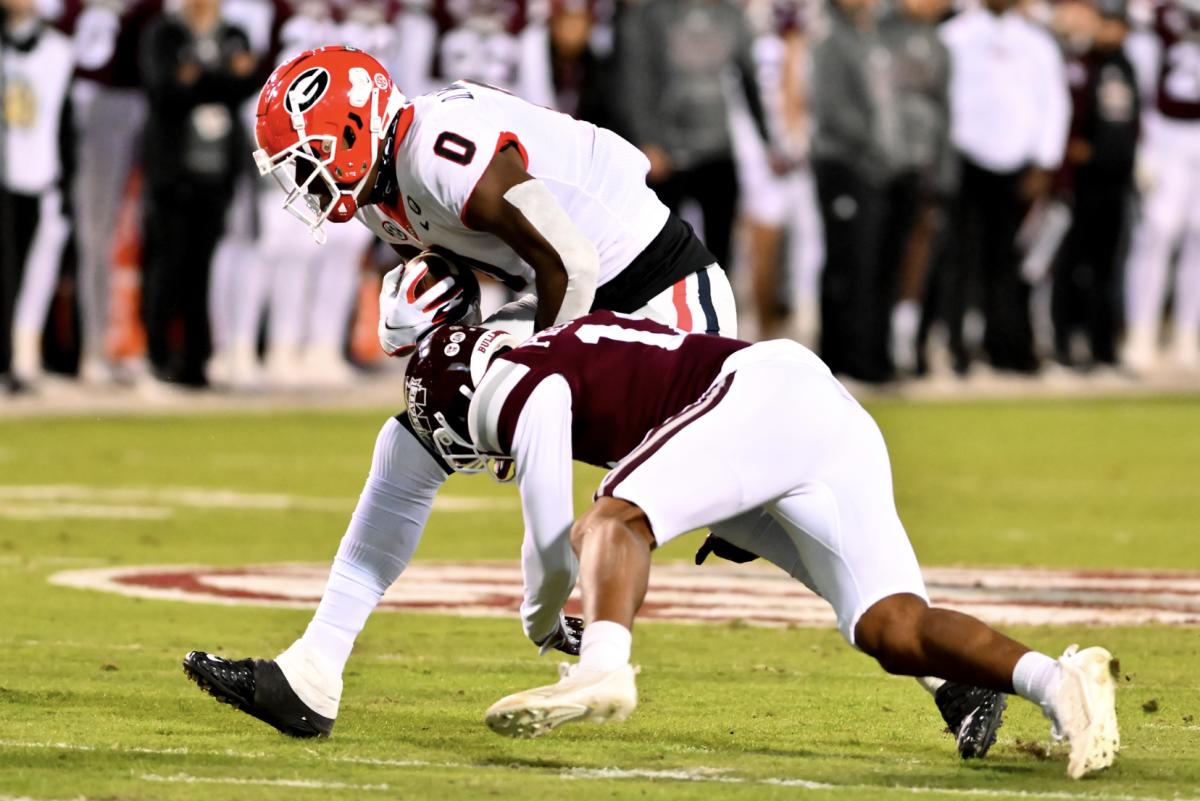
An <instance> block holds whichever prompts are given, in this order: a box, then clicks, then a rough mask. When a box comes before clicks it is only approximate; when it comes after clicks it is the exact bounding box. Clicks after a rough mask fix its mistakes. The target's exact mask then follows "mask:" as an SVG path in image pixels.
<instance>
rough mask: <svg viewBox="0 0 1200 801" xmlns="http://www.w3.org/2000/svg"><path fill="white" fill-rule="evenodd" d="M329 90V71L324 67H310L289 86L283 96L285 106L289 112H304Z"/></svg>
mask: <svg viewBox="0 0 1200 801" xmlns="http://www.w3.org/2000/svg"><path fill="white" fill-rule="evenodd" d="M327 91H329V71H328V70H326V69H325V68H324V67H310V68H309V69H306V70H305V71H304V72H302V73H300V74H299V75H298V76H297V77H296V80H294V81H292V83H291V85H290V86H288V88H287V92H286V93H285V94H284V98H283V108H284V110H285V111H287V113H288V114H303V113H304V112H306V111H308V110H309V109H310V108H312V107H313V106H315V105H316V104H317V101H318V100H320V99H321V98H322V97H324V96H325V93H326V92H327Z"/></svg>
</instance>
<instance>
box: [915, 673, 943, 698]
mask: <svg viewBox="0 0 1200 801" xmlns="http://www.w3.org/2000/svg"><path fill="white" fill-rule="evenodd" d="M945 683H946V680H945V679H936V678H934V677H933V676H918V677H917V684H920V685H921V686H922V687H924V688H925V692H927V693H929V694H930V695H934V694H935V693H937V691H938V690H939V689H941V687H942V685H943V684H945Z"/></svg>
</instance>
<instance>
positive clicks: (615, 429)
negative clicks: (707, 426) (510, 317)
mask: <svg viewBox="0 0 1200 801" xmlns="http://www.w3.org/2000/svg"><path fill="white" fill-rule="evenodd" d="M745 347H748V345H747V343H745V342H742V341H740V340H737V339H727V338H725V337H716V336H709V335H707V334H685V333H683V332H682V331H678V330H676V329H674V328H669V327H667V326H665V325H661V324H660V323H656V322H653V321H651V320H644V319H638V318H633V317H629V316H627V315H622V314H617V313H616V312H609V311H600V312H593V313H592V314H588V315H586V316H584V317H580V318H579V319H577V320H573V321H571V322H569V323H564V324H562V325H559V326H555V327H554V328H549V329H546V330H545V331H542V332H541V333H540V334H538V335H536V336H534V337H533V338H531V339H529V340H527V341H526V342H524V343H523V344H522V345H521V346H520V347H518V348H516V349H514V350H512V351H509V352H507V353H505V354H504V355H502V356H499V357H497V359H496V361H495V363H493V365H492V366H491V367H490V368H489V369H488V372H487V374H486V375H485V377H484V379H483V380H482V381H481V382H480V385H479V388H478V389H477V390H476V393H475V400H474V401H472V404H471V416H472V418H473V420H474V421H476V422H477V423H478V425H479V428H478V430H479V431H480V433H481V435H482V436H481V437H480V439H482V440H484V442H488V441H490V442H491V443H492V444H495V445H498V446H499V449H500V451H501V452H503V453H509V452H510V449H511V447H512V440H513V434H514V432H515V430H516V427H517V419H518V418H519V417H520V415H521V409H522V408H523V407H524V405H525V401H526V400H528V398H529V395H530V393H532V392H533V390H534V388H535V387H537V385H538V384H540V383H541V382H542V381H543V380H544V379H546V378H548V377H550V376H553V375H560V376H562V377H563V378H564V379H566V382H567V385H568V386H569V387H570V389H571V413H572V424H571V425H572V431H571V433H572V447H573V451H574V453H573V457H574V458H575V459H577V460H579V461H582V462H587V463H588V464H593V465H596V466H599V467H608V466H611V465H613V464H614V463H616V462H618V461H620V460H621V459H622V458H623V457H624V456H625V455H626V454H628V453H629V452H630V451H631V450H633V449H634V448H635V447H636V446H637V445H638V443H640V442H641V441H642V439H643V438H644V437H645V436H646V434H647V433H649V431H650V430H651V429H653V428H654V427H655V426H658V425H660V424H661V423H662V422H664V421H665V420H667V419H668V418H669V417H671V416H673V415H675V414H677V413H678V412H680V411H681V410H682V409H684V407H686V406H688V405H689V404H691V403H693V402H694V401H696V400H697V399H698V398H699V397H700V396H701V395H703V394H704V391H705V390H706V389H707V388H708V387H709V386H710V385H711V384H712V382H713V380H714V379H715V378H716V377H717V374H718V373H719V372H720V370H721V365H722V364H724V363H725V359H726V358H728V357H729V355H730V354H732V353H735V352H736V351H739V350H741V349H742V348H745ZM480 444H483V443H480Z"/></svg>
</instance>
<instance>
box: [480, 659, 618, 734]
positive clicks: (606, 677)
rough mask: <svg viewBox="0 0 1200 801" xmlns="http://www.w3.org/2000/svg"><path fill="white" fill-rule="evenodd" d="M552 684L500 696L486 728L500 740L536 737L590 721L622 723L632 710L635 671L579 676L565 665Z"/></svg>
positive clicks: (581, 672) (582, 672)
mask: <svg viewBox="0 0 1200 801" xmlns="http://www.w3.org/2000/svg"><path fill="white" fill-rule="evenodd" d="M558 672H559V675H560V676H561V678H560V679H559V680H558V683H557V684H548V685H546V686H545V687H534V688H533V689H532V690H525V691H524V692H519V693H514V694H513V695H509V696H505V697H504V698H501V699H500V700H499V701H497V702H496V703H494V704H492V706H491V708H490V709H488V711H487V715H486V717H485V718H484V720H486V721H487V725H488V728H490V729H491V730H492V731H494V732H496V734H503V735H505V736H506V737H539V736H541V735H543V734H547V733H548V732H551V731H553V730H554V729H556V728H558V727H559V726H561V725H563V724H564V723H574V722H575V721H580V720H591V721H594V722H596V723H607V722H608V721H610V720H615V721H622V720H625V718H627V717H629V716H630V714H632V713H633V710H634V709H636V708H637V683H636V682H635V681H634V678H633V677H634V676H635V675H636V674H637V672H638V669H637V668H635V667H633V666H632V665H623V666H621V667H619V668H617V669H616V670H606V671H599V670H580V668H579V665H577V664H576V665H571V664H567V663H566V662H563V663H561V664H560V665H559V666H558Z"/></svg>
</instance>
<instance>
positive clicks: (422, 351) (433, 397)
mask: <svg viewBox="0 0 1200 801" xmlns="http://www.w3.org/2000/svg"><path fill="white" fill-rule="evenodd" d="M519 344H520V342H518V341H517V338H516V337H514V336H513V335H512V334H509V333H507V332H506V331H489V330H487V329H486V328H474V327H472V326H465V325H443V326H439V327H437V328H435V329H434V330H433V332H432V333H430V334H429V335H428V336H426V337H424V338H423V339H422V340H421V341H420V342H418V343H417V352H416V354H414V355H413V357H412V361H410V362H409V363H408V369H407V370H406V371H405V373H404V400H405V402H406V403H407V404H408V410H407V411H408V421H409V422H410V423H412V429H413V432H414V433H415V434H416V435H417V436H418V437H419V438H420V439H421V441H422V442H424V443H425V445H426V447H428V448H431V449H433V450H434V452H436V453H437V454H438V455H439V456H441V457H442V458H443V459H445V460H446V464H448V465H450V467H451V468H453V469H454V470H456V471H458V472H459V473H482V472H483V471H484V470H487V469H488V468H489V464H488V462H489V460H491V459H494V458H495V457H494V456H490V455H489V454H485V453H483V452H481V451H480V450H479V449H478V448H476V447H475V444H474V443H473V442H471V432H470V430H469V428H468V426H467V411H468V409H470V406H471V398H472V396H474V394H475V388H476V387H478V386H479V382H480V381H482V380H483V374H484V373H485V372H487V368H488V365H490V364H491V363H492V359H494V358H496V357H497V356H499V355H500V354H501V353H502V352H503V351H505V350H509V349H512V348H515V347H517V345H519ZM493 474H495V475H496V476H497V477H500V474H499V471H495V470H493Z"/></svg>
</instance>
